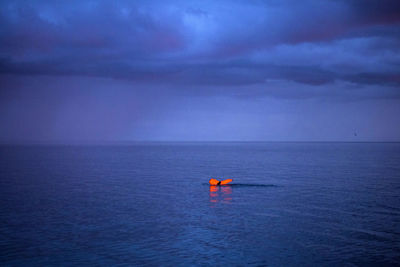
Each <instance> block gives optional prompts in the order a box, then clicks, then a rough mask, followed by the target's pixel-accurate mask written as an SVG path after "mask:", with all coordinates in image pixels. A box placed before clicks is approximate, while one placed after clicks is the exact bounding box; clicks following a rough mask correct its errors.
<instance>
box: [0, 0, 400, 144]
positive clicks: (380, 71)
mask: <svg viewBox="0 0 400 267" xmlns="http://www.w3.org/2000/svg"><path fill="white" fill-rule="evenodd" d="M115 141H116V142H120V141H122V142H125V141H400V1H398V0H324V1H321V0H303V1H298V0H280V1H278V0H264V1H258V0H246V1H239V0H231V1H228V0H220V1H215V0H214V1H207V0H202V1H190V0H186V1H183V0H182V1H180V0H163V1H152V0H147V1H111V0H110V1H61V0H58V1H54V0H53V1H43V0H37V1H19V0H2V1H1V2H0V143H15V142H16V143H18V142H22V143H23V142H65V143H68V142H115Z"/></svg>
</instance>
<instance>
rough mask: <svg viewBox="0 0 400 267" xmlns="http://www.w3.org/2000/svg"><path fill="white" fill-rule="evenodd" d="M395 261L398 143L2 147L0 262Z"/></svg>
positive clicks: (399, 236)
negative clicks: (216, 181)
mask: <svg viewBox="0 0 400 267" xmlns="http://www.w3.org/2000/svg"><path fill="white" fill-rule="evenodd" d="M211 177H216V178H224V179H225V178H233V179H234V181H233V184H232V185H231V186H224V187H210V186H209V185H208V180H209V179H210V178H211ZM399 264H400V143H137V144H133V145H120V146H113V145H104V146H79V145H75V146H44V145H41V146H0V265H2V266H8V265H10V266H15V265H25V266H64V265H67V266H82V265H104V266H110V265H121V266H124V265H126V266H132V265H140V266H143V265H144V266H160V265H161V266H187V265H202V266H207V265H209V266H223V265H231V266H232V265H233V266H243V265H250V266H265V265H268V266H294V265H303V266H343V265H345V266H346V265H348V266H370V265H399Z"/></svg>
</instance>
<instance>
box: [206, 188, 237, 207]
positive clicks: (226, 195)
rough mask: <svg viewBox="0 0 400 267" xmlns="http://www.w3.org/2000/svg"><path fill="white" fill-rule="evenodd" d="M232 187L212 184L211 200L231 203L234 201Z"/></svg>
mask: <svg viewBox="0 0 400 267" xmlns="http://www.w3.org/2000/svg"><path fill="white" fill-rule="evenodd" d="M231 195H232V187H230V186H229V185H224V186H215V185H211V186H210V202H212V203H217V202H222V203H231V202H232V196H231Z"/></svg>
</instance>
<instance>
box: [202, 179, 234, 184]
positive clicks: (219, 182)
mask: <svg viewBox="0 0 400 267" xmlns="http://www.w3.org/2000/svg"><path fill="white" fill-rule="evenodd" d="M232 181H233V180H232V179H226V180H223V181H218V180H217V179H214V178H211V179H210V181H208V182H209V183H210V185H225V184H228V183H230V182H232Z"/></svg>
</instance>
